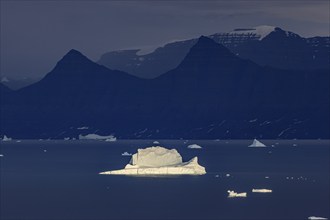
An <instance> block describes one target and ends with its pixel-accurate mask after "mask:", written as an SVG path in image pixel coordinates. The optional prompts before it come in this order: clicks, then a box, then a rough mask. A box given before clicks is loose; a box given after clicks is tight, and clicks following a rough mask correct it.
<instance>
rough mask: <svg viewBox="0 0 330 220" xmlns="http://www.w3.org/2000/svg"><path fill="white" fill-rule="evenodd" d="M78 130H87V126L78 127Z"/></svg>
mask: <svg viewBox="0 0 330 220" xmlns="http://www.w3.org/2000/svg"><path fill="white" fill-rule="evenodd" d="M77 129H78V130H87V129H88V127H87V126H83V127H79V128H77Z"/></svg>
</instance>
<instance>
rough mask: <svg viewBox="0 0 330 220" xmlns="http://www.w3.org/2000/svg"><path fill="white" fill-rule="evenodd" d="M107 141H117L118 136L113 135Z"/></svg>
mask: <svg viewBox="0 0 330 220" xmlns="http://www.w3.org/2000/svg"><path fill="white" fill-rule="evenodd" d="M105 141H106V142H113V141H117V138H116V137H115V136H112V137H111V138H107V139H105Z"/></svg>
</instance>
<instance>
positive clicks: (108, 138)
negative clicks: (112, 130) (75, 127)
mask: <svg viewBox="0 0 330 220" xmlns="http://www.w3.org/2000/svg"><path fill="white" fill-rule="evenodd" d="M79 140H106V141H116V140H117V138H116V137H115V136H113V135H108V136H101V135H98V134H87V135H81V134H80V135H79Z"/></svg>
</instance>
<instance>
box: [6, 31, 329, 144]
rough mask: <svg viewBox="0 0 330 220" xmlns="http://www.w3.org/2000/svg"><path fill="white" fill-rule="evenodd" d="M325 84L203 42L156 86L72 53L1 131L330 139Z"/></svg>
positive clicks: (27, 91)
mask: <svg viewBox="0 0 330 220" xmlns="http://www.w3.org/2000/svg"><path fill="white" fill-rule="evenodd" d="M328 82H329V73H328V71H321V70H320V71H312V72H311V71H310V72H307V71H289V70H286V71H284V70H278V69H274V68H269V67H261V66H259V65H257V64H255V63H253V62H252V61H249V60H243V59H241V58H239V57H237V56H235V55H234V54H232V53H231V52H230V51H229V50H228V49H227V48H226V47H224V46H222V45H220V44H217V43H215V42H214V41H213V40H211V39H209V38H207V37H201V38H199V39H198V41H197V42H196V44H195V45H194V46H193V47H192V48H191V49H190V51H189V53H188V54H187V55H186V56H185V58H184V59H183V61H182V62H181V63H180V64H179V65H178V67H177V68H175V69H173V70H171V71H169V72H167V73H165V74H163V75H162V76H160V77H158V78H156V79H152V80H150V79H149V80H148V79H139V78H136V77H133V76H130V75H128V74H126V73H124V72H120V71H113V70H109V69H107V68H105V67H103V66H100V65H98V64H96V63H93V62H92V61H90V60H88V59H87V58H86V57H85V56H83V55H82V54H81V53H79V52H77V51H74V50H73V51H70V52H69V53H68V54H67V55H66V56H64V58H63V59H62V60H61V61H59V62H58V64H57V65H56V67H55V68H54V69H53V70H52V71H51V72H50V73H49V74H47V76H46V77H45V78H44V79H42V80H41V81H40V82H38V83H36V84H34V85H31V86H29V87H26V88H24V89H21V90H19V91H17V92H14V94H12V95H10V103H9V104H6V105H5V106H4V107H1V110H2V114H3V115H4V116H5V119H4V121H3V127H2V128H1V129H2V130H1V134H3V133H6V134H10V135H11V136H12V137H20V138H27V137H29V138H49V137H51V138H63V137H66V136H71V137H77V135H78V134H80V133H99V134H109V133H115V134H116V135H117V136H118V137H119V138H193V139H198V138H211V139H212V138H253V137H264V138H319V137H321V138H329V136H330V135H329V114H328V112H329V85H328ZM82 126H85V127H88V129H86V130H83V131H82V130H80V129H78V128H79V127H82Z"/></svg>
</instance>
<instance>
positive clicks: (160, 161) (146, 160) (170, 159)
mask: <svg viewBox="0 0 330 220" xmlns="http://www.w3.org/2000/svg"><path fill="white" fill-rule="evenodd" d="M131 163H132V165H137V166H140V167H161V166H171V165H176V164H181V163H182V157H181V155H180V154H179V153H178V151H177V150H175V149H171V150H168V149H166V148H163V147H160V146H156V147H148V148H146V149H138V152H137V153H136V154H134V155H133V156H132V160H131Z"/></svg>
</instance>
